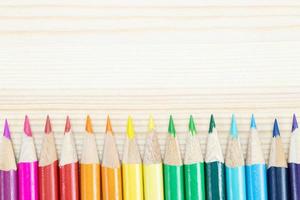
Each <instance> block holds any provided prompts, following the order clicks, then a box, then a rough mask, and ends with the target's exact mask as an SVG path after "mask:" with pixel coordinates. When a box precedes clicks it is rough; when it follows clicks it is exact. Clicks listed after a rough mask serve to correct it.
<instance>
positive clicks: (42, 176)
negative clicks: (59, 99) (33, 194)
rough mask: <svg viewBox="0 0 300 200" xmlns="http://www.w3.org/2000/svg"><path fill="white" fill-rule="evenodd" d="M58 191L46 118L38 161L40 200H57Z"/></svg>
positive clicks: (56, 172)
mask: <svg viewBox="0 0 300 200" xmlns="http://www.w3.org/2000/svg"><path fill="white" fill-rule="evenodd" d="M58 191H59V190H58V161H57V155H56V148H55V141H54V135H53V132H52V127H51V122H50V118H49V116H47V120H46V125H45V135H44V139H43V144H42V150H41V155H40V160H39V197H40V200H58V199H59V194H58Z"/></svg>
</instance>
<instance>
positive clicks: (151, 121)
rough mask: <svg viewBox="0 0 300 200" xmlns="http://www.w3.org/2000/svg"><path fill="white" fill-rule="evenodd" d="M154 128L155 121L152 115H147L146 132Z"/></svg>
mask: <svg viewBox="0 0 300 200" xmlns="http://www.w3.org/2000/svg"><path fill="white" fill-rule="evenodd" d="M154 129H155V123H154V119H153V116H152V115H150V117H149V123H148V132H152V131H154Z"/></svg>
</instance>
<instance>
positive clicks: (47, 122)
mask: <svg viewBox="0 0 300 200" xmlns="http://www.w3.org/2000/svg"><path fill="white" fill-rule="evenodd" d="M44 132H45V133H46V134H48V133H51V132H52V126H51V121H50V117H49V115H47V119H46V124H45V130H44Z"/></svg>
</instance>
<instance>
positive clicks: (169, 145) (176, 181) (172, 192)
mask: <svg viewBox="0 0 300 200" xmlns="http://www.w3.org/2000/svg"><path fill="white" fill-rule="evenodd" d="M168 132H169V134H168V137H167V141H166V151H165V157H164V190H165V191H164V192H165V193H164V194H165V200H184V182H183V181H184V179H183V165H182V159H181V155H180V149H179V145H178V142H177V139H176V131H175V126H174V122H173V118H172V116H170V120H169V130H168Z"/></svg>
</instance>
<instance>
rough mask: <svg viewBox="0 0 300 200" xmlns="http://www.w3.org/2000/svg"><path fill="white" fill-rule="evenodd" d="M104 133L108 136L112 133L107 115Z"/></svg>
mask: <svg viewBox="0 0 300 200" xmlns="http://www.w3.org/2000/svg"><path fill="white" fill-rule="evenodd" d="M105 132H106V133H110V134H112V133H113V130H112V126H111V122H110V117H109V115H107V119H106V129H105Z"/></svg>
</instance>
